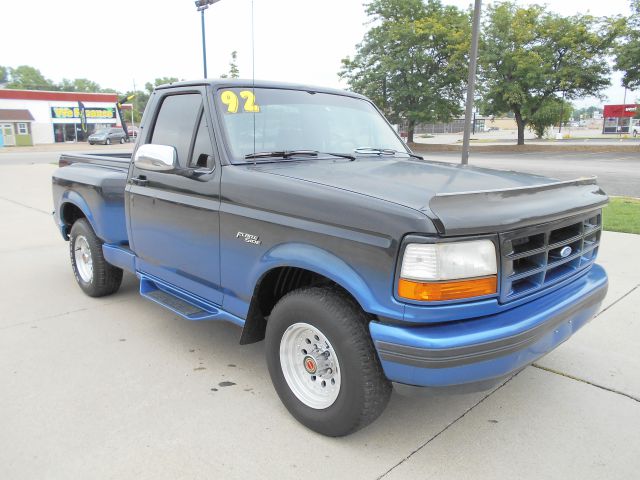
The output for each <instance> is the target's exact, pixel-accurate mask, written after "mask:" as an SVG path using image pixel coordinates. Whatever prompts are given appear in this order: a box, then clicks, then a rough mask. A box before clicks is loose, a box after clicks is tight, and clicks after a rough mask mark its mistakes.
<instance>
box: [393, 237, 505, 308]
mask: <svg viewBox="0 0 640 480" xmlns="http://www.w3.org/2000/svg"><path fill="white" fill-rule="evenodd" d="M497 272H498V270H497V265H496V249H495V246H494V244H493V242H492V241H491V240H473V241H468V242H453V243H432V244H426V243H411V244H409V245H407V247H406V248H405V251H404V257H403V259H402V268H401V271H400V280H399V282H398V294H399V296H400V297H403V298H408V299H410V300H423V301H440V300H456V299H461V298H470V297H478V296H483V295H491V294H494V293H496V292H497Z"/></svg>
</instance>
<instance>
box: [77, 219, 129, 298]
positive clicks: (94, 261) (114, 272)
mask: <svg viewBox="0 0 640 480" xmlns="http://www.w3.org/2000/svg"><path fill="white" fill-rule="evenodd" d="M69 255H70V257H71V267H72V268H73V274H74V275H75V277H76V281H77V282H78V285H79V286H80V288H81V289H82V290H83V291H84V293H86V294H87V295H89V296H90V297H104V296H105V295H111V294H112V293H115V292H117V291H118V289H119V288H120V284H121V283H122V270H121V269H119V268H117V267H114V266H113V265H111V264H110V263H107V261H106V260H105V259H104V255H103V254H102V240H100V239H99V238H98V237H97V236H96V234H95V233H94V231H93V229H92V228H91V225H89V222H87V220H86V219H84V218H81V219H79V220H77V221H76V222H75V223H74V224H73V226H72V227H71V233H70V234H69Z"/></svg>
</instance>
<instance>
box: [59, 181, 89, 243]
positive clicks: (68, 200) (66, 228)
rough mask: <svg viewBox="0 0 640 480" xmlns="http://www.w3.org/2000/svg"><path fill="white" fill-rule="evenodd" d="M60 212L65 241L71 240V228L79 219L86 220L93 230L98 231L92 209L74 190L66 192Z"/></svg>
mask: <svg viewBox="0 0 640 480" xmlns="http://www.w3.org/2000/svg"><path fill="white" fill-rule="evenodd" d="M59 211H60V223H61V230H62V235H63V236H64V238H65V240H68V239H69V232H70V231H71V227H72V226H73V224H74V222H75V221H76V220H78V219H79V218H86V219H87V221H88V222H89V224H90V225H91V228H93V230H94V231H96V227H95V219H94V218H93V215H92V213H91V209H90V208H89V205H88V204H87V202H86V201H85V199H84V198H82V196H81V195H80V194H79V193H77V192H74V191H73V190H67V191H66V192H64V194H63V195H62V199H61V201H60V207H59Z"/></svg>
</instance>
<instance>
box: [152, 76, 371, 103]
mask: <svg viewBox="0 0 640 480" xmlns="http://www.w3.org/2000/svg"><path fill="white" fill-rule="evenodd" d="M201 85H209V86H211V87H212V88H240V87H249V88H250V87H255V88H280V89H284V90H303V91H307V92H318V93H331V94H334V95H346V96H349V97H356V98H363V99H366V97H365V96H363V95H360V94H358V93H355V92H349V91H347V90H340V89H338V88H327V87H319V86H316V85H304V84H300V83H287V82H274V81H269V80H255V81H254V80H251V79H242V78H215V79H208V80H186V81H181V82H174V83H165V84H163V85H159V86H157V87H156V89H157V90H164V89H166V88H174V87H194V86H201Z"/></svg>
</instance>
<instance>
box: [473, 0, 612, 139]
mask: <svg viewBox="0 0 640 480" xmlns="http://www.w3.org/2000/svg"><path fill="white" fill-rule="evenodd" d="M618 33H619V30H618V24H616V23H615V22H614V24H612V23H611V22H610V21H608V20H607V19H598V18H594V17H592V16H589V15H582V14H578V15H574V16H572V17H562V16H559V15H557V14H554V13H549V12H547V11H546V10H545V8H544V7H541V6H539V5H532V6H529V7H526V8H525V7H518V6H516V5H515V4H513V3H510V2H506V3H500V4H496V5H490V6H489V7H488V11H487V15H486V17H485V20H484V22H483V41H482V43H481V50H480V56H479V63H480V77H481V81H482V84H483V88H482V93H483V100H482V104H483V105H482V107H483V108H482V110H483V112H486V113H487V114H489V115H501V114H504V113H506V112H513V114H514V117H515V120H516V123H517V125H518V145H523V144H524V130H525V127H526V126H527V124H529V123H530V122H531V120H532V119H533V118H535V116H536V114H537V113H538V111H539V110H540V109H541V108H543V107H545V106H547V105H549V101H553V100H554V99H556V98H557V97H558V96H560V95H562V96H564V97H565V98H566V99H567V100H572V99H576V98H580V97H584V96H590V95H593V96H599V95H600V92H601V91H602V89H603V88H604V87H606V86H608V85H609V74H610V68H609V65H608V63H607V57H606V56H607V53H608V52H609V51H610V48H611V47H612V46H613V42H614V40H615V38H616V35H617V34H618Z"/></svg>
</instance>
